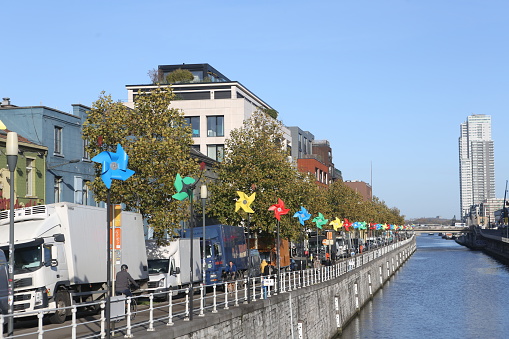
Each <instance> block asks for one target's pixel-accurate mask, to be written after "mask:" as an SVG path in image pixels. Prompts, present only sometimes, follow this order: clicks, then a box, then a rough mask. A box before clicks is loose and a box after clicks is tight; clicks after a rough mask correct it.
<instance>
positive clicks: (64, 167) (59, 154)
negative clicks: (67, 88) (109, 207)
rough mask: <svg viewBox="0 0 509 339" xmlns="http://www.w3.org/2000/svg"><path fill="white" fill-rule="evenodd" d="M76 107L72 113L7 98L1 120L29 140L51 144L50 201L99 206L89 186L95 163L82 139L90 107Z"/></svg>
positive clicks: (48, 169) (47, 187) (47, 180)
mask: <svg viewBox="0 0 509 339" xmlns="http://www.w3.org/2000/svg"><path fill="white" fill-rule="evenodd" d="M72 107H73V109H72V113H65V112H62V111H59V110H56V109H53V108H50V107H46V106H24V107H18V106H15V105H12V104H11V103H10V100H9V99H8V98H4V100H3V101H2V104H1V105H0V120H2V121H3V123H4V124H5V125H6V126H7V128H8V129H9V130H11V131H13V132H17V133H18V134H19V135H22V136H23V137H25V138H26V139H27V140H28V141H30V142H32V143H34V144H37V145H42V146H45V147H47V158H46V168H45V171H44V173H45V195H46V197H45V203H46V204H51V203H54V202H60V201H67V202H74V203H78V204H86V205H96V203H95V201H94V198H93V194H92V191H90V190H89V189H88V188H87V186H86V184H87V182H88V181H91V180H94V178H95V172H94V166H93V164H92V162H91V161H90V157H89V155H88V154H87V153H86V152H85V148H84V146H85V143H84V140H83V139H82V126H83V122H84V121H85V119H86V114H87V113H86V112H87V111H88V110H90V108H89V107H86V106H83V105H72ZM18 166H19V165H18Z"/></svg>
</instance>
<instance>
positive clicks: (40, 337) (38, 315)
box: [37, 311, 44, 339]
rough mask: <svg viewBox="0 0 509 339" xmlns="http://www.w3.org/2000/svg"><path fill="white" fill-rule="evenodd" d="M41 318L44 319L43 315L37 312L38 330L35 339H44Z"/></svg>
mask: <svg viewBox="0 0 509 339" xmlns="http://www.w3.org/2000/svg"><path fill="white" fill-rule="evenodd" d="M43 317H44V314H42V311H39V313H37V318H38V320H39V330H38V331H37V333H38V336H37V337H38V338H39V339H42V338H44V329H43V325H44V321H43Z"/></svg>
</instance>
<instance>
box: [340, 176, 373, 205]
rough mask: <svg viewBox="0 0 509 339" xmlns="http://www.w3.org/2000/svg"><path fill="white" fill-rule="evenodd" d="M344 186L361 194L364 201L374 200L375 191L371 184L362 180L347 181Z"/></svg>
mask: <svg viewBox="0 0 509 339" xmlns="http://www.w3.org/2000/svg"><path fill="white" fill-rule="evenodd" d="M344 184H345V186H347V187H350V188H351V189H353V190H354V191H355V192H357V193H359V194H360V195H361V196H362V200H364V201H371V200H373V190H372V188H371V185H370V184H368V183H366V182H364V181H360V180H347V181H345V182H344Z"/></svg>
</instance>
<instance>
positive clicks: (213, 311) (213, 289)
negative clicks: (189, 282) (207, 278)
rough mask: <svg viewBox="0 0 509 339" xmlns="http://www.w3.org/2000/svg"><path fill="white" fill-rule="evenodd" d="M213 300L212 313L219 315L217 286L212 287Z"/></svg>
mask: <svg viewBox="0 0 509 339" xmlns="http://www.w3.org/2000/svg"><path fill="white" fill-rule="evenodd" d="M212 291H213V292H212V293H213V295H212V300H213V307H212V313H217V294H216V284H214V285H213V286H212Z"/></svg>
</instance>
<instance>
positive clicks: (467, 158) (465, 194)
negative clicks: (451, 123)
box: [459, 114, 495, 218]
mask: <svg viewBox="0 0 509 339" xmlns="http://www.w3.org/2000/svg"><path fill="white" fill-rule="evenodd" d="M460 130H461V134H460V137H459V165H460V204H461V215H462V217H463V218H464V217H465V216H467V215H468V214H469V211H470V206H471V205H476V204H480V203H481V202H483V201H485V200H486V199H491V198H495V156H494V150H493V140H491V116H489V115H484V114H474V115H471V116H469V117H468V118H467V121H465V122H464V123H462V124H461V125H460Z"/></svg>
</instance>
